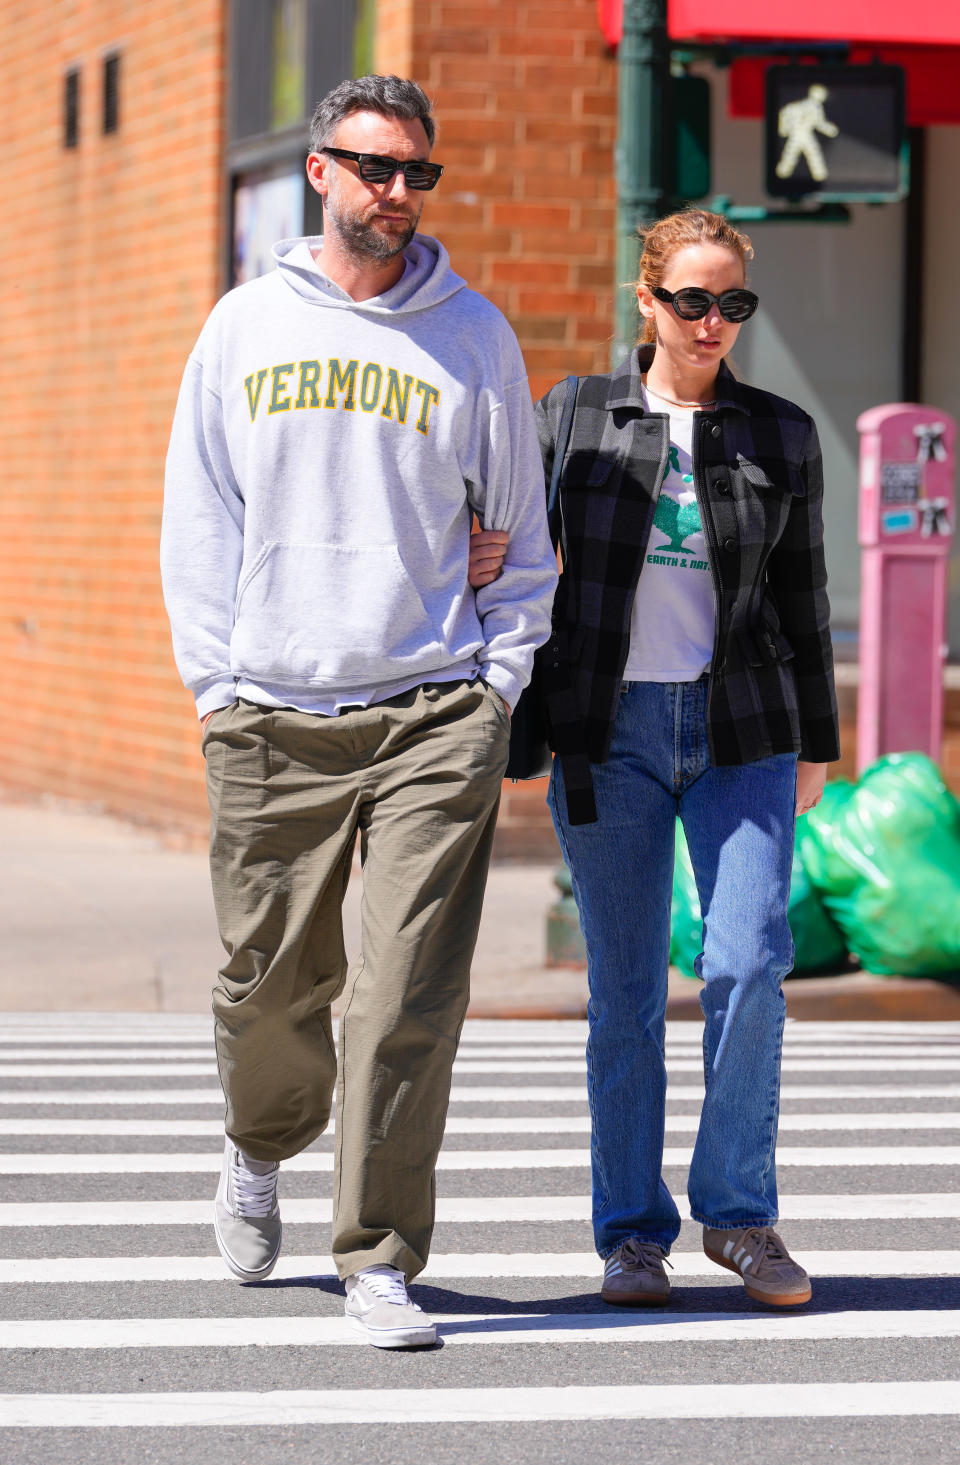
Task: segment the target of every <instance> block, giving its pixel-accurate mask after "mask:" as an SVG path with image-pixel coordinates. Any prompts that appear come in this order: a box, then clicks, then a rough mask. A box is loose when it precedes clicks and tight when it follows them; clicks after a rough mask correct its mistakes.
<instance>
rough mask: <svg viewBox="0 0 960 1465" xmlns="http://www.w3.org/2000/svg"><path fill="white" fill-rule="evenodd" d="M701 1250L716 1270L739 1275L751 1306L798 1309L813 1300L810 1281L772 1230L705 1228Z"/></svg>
mask: <svg viewBox="0 0 960 1465" xmlns="http://www.w3.org/2000/svg"><path fill="white" fill-rule="evenodd" d="M703 1249H704V1252H705V1253H706V1255H707V1256H708V1257H709V1258H710V1260H711V1261H712V1262H716V1263H717V1265H718V1266H721V1267H726V1268H727V1270H728V1271H730V1272H739V1274H740V1276H741V1277H742V1278H743V1286H744V1290H745V1292H746V1294H747V1296H748V1297H752V1298H753V1300H754V1302H769V1303H772V1304H773V1306H774V1307H798V1306H799V1305H800V1303H801V1302H809V1301H810V1298H811V1297H812V1296H813V1288H812V1287H811V1286H810V1278H809V1277H808V1276H807V1274H806V1272H805V1271H804V1270H803V1267H801V1266H799V1265H798V1264H797V1262H795V1261H794V1260H793V1258H792V1257H791V1255H790V1253H789V1252H788V1251H787V1248H786V1247H785V1246H784V1244H783V1242H782V1241H781V1240H780V1237H779V1236H778V1235H777V1233H776V1231H774V1229H773V1227H772V1226H747V1227H745V1228H743V1229H742V1230H739V1231H715V1230H713V1229H712V1228H711V1227H709V1226H704V1228H703Z"/></svg>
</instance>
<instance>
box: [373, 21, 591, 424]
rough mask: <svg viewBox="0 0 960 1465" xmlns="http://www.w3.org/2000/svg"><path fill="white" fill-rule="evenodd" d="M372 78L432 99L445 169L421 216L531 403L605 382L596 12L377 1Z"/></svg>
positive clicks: (438, 154) (437, 149)
mask: <svg viewBox="0 0 960 1465" xmlns="http://www.w3.org/2000/svg"><path fill="white" fill-rule="evenodd" d="M378 9H379V14H380V15H381V16H383V17H385V18H388V19H389V22H390V26H389V29H386V28H384V29H378V38H377V42H378V43H377V52H376V65H377V67H378V69H380V70H393V69H395V68H396V65H397V60H396V57H397V53H396V51H395V50H394V44H395V43H394V40H393V36H394V35H395V34H397V31H398V28H399V26H400V18H401V13H405V14H406V15H407V16H408V17H409V19H410V25H411V28H412V45H411V46H410V48H409V51H408V52H406V51H405V52H404V54H409V55H410V57H411V61H412V65H411V74H412V75H413V76H414V77H415V78H416V79H417V81H419V82H420V83H421V85H422V86H424V87H425V88H426V90H427V91H428V93H429V94H430V96H431V97H432V98H433V100H434V103H435V106H436V114H437V119H438V123H439V135H438V138H437V144H436V147H435V149H434V157H435V158H436V159H437V161H438V162H442V163H443V164H444V165H445V167H446V170H447V171H446V172H445V174H444V177H443V181H442V182H441V184H440V187H439V188H438V189H437V192H436V194H435V195H433V196H431V198H430V199H429V201H428V203H427V205H426V208H425V210H424V216H423V227H424V229H425V230H426V231H427V232H428V233H433V234H436V235H438V236H439V238H441V239H442V240H443V242H444V244H446V246H447V248H448V249H449V251H450V254H451V258H452V261H453V265H454V268H455V269H456V270H457V271H458V272H459V273H460V274H462V275H463V276H464V277H465V279H466V280H467V281H468V283H469V284H470V285H472V286H474V288H475V289H477V290H481V291H482V292H483V293H484V294H485V295H487V296H489V297H490V299H491V300H493V301H495V302H496V304H497V305H498V306H499V307H500V309H501V310H502V311H503V312H504V313H505V315H506V316H507V318H508V319H509V321H510V322H511V324H512V325H513V327H514V329H515V331H516V332H517V335H518V337H519V339H520V345H521V346H522V348H523V353H524V357H525V359H526V362H527V368H528V370H529V373H530V380H531V386H532V389H533V393H534V396H540V395H541V394H542V393H543V392H544V391H546V389H547V388H548V387H549V386H550V385H551V384H552V383H553V382H555V381H557V380H558V378H560V377H561V376H565V375H566V374H567V373H568V372H579V373H587V372H591V371H605V370H606V369H607V367H608V365H609V351H610V340H611V337H612V332H613V242H614V222H615V194H614V184H613V143H614V133H615V129H616V67H615V64H614V62H613V61H612V60H611V58H610V56H609V55H608V54H607V52H606V49H605V47H604V44H603V37H602V35H601V33H600V29H599V27H598V25H597V19H596V6H595V5H594V4H593V0H553V3H547V0H528V3H524V0H488V3H487V4H476V3H470V0H379V6H378Z"/></svg>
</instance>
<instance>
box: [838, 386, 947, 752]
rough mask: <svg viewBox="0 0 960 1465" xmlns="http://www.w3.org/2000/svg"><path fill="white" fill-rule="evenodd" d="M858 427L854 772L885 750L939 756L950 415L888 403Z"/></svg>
mask: <svg viewBox="0 0 960 1465" xmlns="http://www.w3.org/2000/svg"><path fill="white" fill-rule="evenodd" d="M857 427H858V428H859V430H860V525H859V533H860V544H861V546H862V548H863V556H862V582H861V592H860V695H859V702H858V714H857V771H858V773H860V772H862V771H863V769H864V768H866V766H867V765H868V764H869V763H872V762H873V761H874V760H875V759H876V758H879V757H880V756H881V754H883V753H901V752H921V753H928V754H929V755H930V757H931V758H933V759H934V761H937V760H938V759H939V756H940V741H941V736H942V731H943V662H944V658H945V656H946V653H947V647H946V644H945V640H946V613H947V563H948V559H949V555H950V543H951V539H952V536H953V530H954V525H955V522H956V521H955V510H954V501H955V500H954V464H955V459H954V450H955V444H956V424H955V422H954V420H953V418H952V417H949V416H948V415H947V414H946V413H945V412H940V411H938V410H937V409H936V408H934V407H922V406H916V405H913V404H910V403H891V404H888V405H887V406H884V407H873V408H871V409H870V411H869V412H864V413H863V414H862V415H861V416H860V417H859V418H858V419H857Z"/></svg>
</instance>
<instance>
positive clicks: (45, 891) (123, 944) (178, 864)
mask: <svg viewBox="0 0 960 1465" xmlns="http://www.w3.org/2000/svg"><path fill="white" fill-rule="evenodd" d="M556 895H557V890H556V887H555V885H554V883H553V869H552V867H551V866H548V865H513V864H509V865H507V864H499V865H494V866H493V868H492V870H491V872H490V880H489V883H488V886H487V898H486V904H485V907H484V915H483V921H482V923H481V928H480V938H479V941H478V945H477V953H476V958H475V961H474V966H473V975H472V1000H471V1014H472V1015H474V1016H484V1017H489V1016H509V1017H516V1016H529V1017H582V1016H583V1015H584V1012H585V1007H586V999H587V983H586V974H585V972H584V971H583V970H581V969H565V968H548V967H546V966H545V965H544V959H545V947H546V933H545V927H546V916H547V910H548V908H549V906H550V904H551V903H552V901H553V900H554V899H555V898H556ZM360 898H361V890H360V880H359V871H358V870H355V871H354V876H353V878H352V879H351V882H350V887H349V890H348V893H347V899H346V902H345V906H344V928H345V934H346V940H347V950H348V954H349V955H350V956H353V955H354V954H355V953H356V952H357V950H358V948H359V933H360ZM0 922H2V931H3V940H2V943H0V1011H32V1012H37V1011H39V1012H45V1011H49V1012H59V1011H104V1012H107V1011H109V1012H144V1011H150V1012H207V1011H209V1007H210V988H211V986H212V984H213V981H214V979H215V975H216V970H217V967H218V965H219V963H220V960H221V950H222V948H221V946H220V941H219V938H218V936H217V930H216V924H215V922H214V917H213V905H212V899H211V894H210V880H209V875H208V871H207V860H206V856H205V855H204V854H203V853H200V852H196V851H190V850H178V849H174V848H171V847H170V846H169V845H168V844H165V843H163V842H162V841H161V839H160V838H158V837H157V836H155V835H153V834H151V833H150V832H148V831H144V830H141V829H138V828H136V827H134V826H132V825H128V824H124V823H120V822H119V821H117V820H114V819H110V818H108V817H106V816H104V815H101V814H97V813H91V812H85V811H83V810H79V809H76V808H74V807H72V806H69V805H66V804H60V803H56V802H42V803H0ZM698 990H699V989H698V987H697V984H696V983H694V982H691V981H689V980H687V979H685V978H683V977H682V976H680V975H679V974H678V973H671V979H670V1000H669V1006H668V1013H669V1015H671V1016H673V1017H685V1018H692V1019H698V1018H699V1016H700V1007H699V1001H698ZM786 991H787V1006H788V1010H789V1011H790V1012H791V1014H792V1015H793V1016H795V1017H807V1018H817V1019H824V1018H830V1017H836V1018H842V1019H845V1020H851V1019H861V1020H870V1019H881V1018H886V1019H891V1018H894V1019H895V1018H899V1019H901V1020H908V1021H909V1020H929V1021H933V1020H937V1019H949V1018H954V1019H960V988H957V987H950V986H948V985H946V984H944V983H938V982H927V981H901V980H899V979H897V978H889V977H888V978H883V977H869V976H865V975H860V974H857V975H854V976H842V977H831V978H821V979H817V980H798V981H790V982H788V983H787V984H786Z"/></svg>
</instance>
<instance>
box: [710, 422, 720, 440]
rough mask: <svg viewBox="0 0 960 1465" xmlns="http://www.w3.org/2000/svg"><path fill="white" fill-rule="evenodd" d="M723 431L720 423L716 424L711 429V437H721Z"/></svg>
mask: <svg viewBox="0 0 960 1465" xmlns="http://www.w3.org/2000/svg"><path fill="white" fill-rule="evenodd" d="M721 430H722V429H721V427H720V424H719V422H715V423H714V424H713V426H712V427H711V429H710V436H711V437H719V436H720V433H721Z"/></svg>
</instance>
